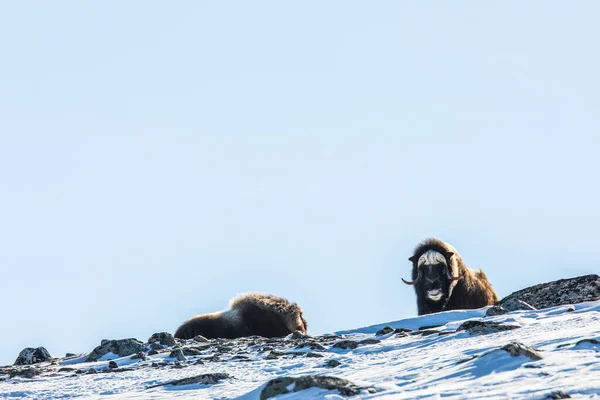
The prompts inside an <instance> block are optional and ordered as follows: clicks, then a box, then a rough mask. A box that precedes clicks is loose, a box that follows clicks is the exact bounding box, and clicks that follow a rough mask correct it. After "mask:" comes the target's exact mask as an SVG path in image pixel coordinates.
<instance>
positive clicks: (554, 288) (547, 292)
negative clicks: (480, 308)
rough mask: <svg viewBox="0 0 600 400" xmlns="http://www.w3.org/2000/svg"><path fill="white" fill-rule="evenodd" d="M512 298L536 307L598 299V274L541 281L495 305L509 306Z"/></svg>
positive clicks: (599, 284) (599, 277)
mask: <svg viewBox="0 0 600 400" xmlns="http://www.w3.org/2000/svg"><path fill="white" fill-rule="evenodd" d="M513 299H517V300H520V301H522V302H525V303H527V305H529V306H531V307H535V308H537V309H542V308H548V307H556V306H561V305H566V304H577V303H582V302H584V301H595V300H600V276H598V275H584V276H578V277H576V278H568V279H560V280H558V281H553V282H548V283H541V284H539V285H535V286H531V287H528V288H526V289H523V290H519V291H517V292H514V293H512V294H510V295H508V296H506V297H505V298H503V299H502V300H500V301H499V302H498V303H497V304H496V305H497V306H502V307H504V308H506V307H509V306H508V304H507V303H509V302H511V301H512V300H513ZM512 304H514V303H512ZM505 305H506V306H505ZM519 309H520V308H519ZM507 310H508V311H512V310H511V309H510V308H507Z"/></svg>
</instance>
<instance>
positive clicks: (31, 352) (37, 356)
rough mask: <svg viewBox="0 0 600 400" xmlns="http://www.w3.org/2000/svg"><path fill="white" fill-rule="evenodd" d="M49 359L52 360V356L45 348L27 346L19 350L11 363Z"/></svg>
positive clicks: (26, 362)
mask: <svg viewBox="0 0 600 400" xmlns="http://www.w3.org/2000/svg"><path fill="white" fill-rule="evenodd" d="M51 360H53V357H52V356H51V355H50V353H48V350H46V349H45V348H43V347H38V348H35V349H34V348H33V347H27V348H25V349H23V350H21V352H20V353H19V356H18V357H17V359H16V360H15V363H14V364H13V365H31V364H37V363H41V362H44V361H51Z"/></svg>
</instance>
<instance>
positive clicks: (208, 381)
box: [148, 373, 230, 389]
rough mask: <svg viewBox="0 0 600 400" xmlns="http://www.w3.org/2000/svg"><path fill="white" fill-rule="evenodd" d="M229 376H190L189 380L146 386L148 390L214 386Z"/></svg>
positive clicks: (218, 374)
mask: <svg viewBox="0 0 600 400" xmlns="http://www.w3.org/2000/svg"><path fill="white" fill-rule="evenodd" d="M229 378H230V376H229V375H227V374H220V373H217V374H202V375H196V376H190V377H189V378H183V379H176V380H174V381H169V382H165V383H159V384H158V385H152V386H148V389H151V388H155V387H159V386H167V385H173V386H182V385H191V384H194V383H199V384H201V385H214V384H215V383H218V382H219V381H221V380H223V379H229Z"/></svg>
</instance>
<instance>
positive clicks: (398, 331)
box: [394, 328, 412, 333]
mask: <svg viewBox="0 0 600 400" xmlns="http://www.w3.org/2000/svg"><path fill="white" fill-rule="evenodd" d="M408 332H412V329H406V328H396V329H394V333H408Z"/></svg>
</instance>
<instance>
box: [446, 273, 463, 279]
mask: <svg viewBox="0 0 600 400" xmlns="http://www.w3.org/2000/svg"><path fill="white" fill-rule="evenodd" d="M462 277H463V276H462V274H461V275H458V276H452V275H450V274H448V278H449V279H450V280H451V281H458V280H460V279H461V278H462Z"/></svg>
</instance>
